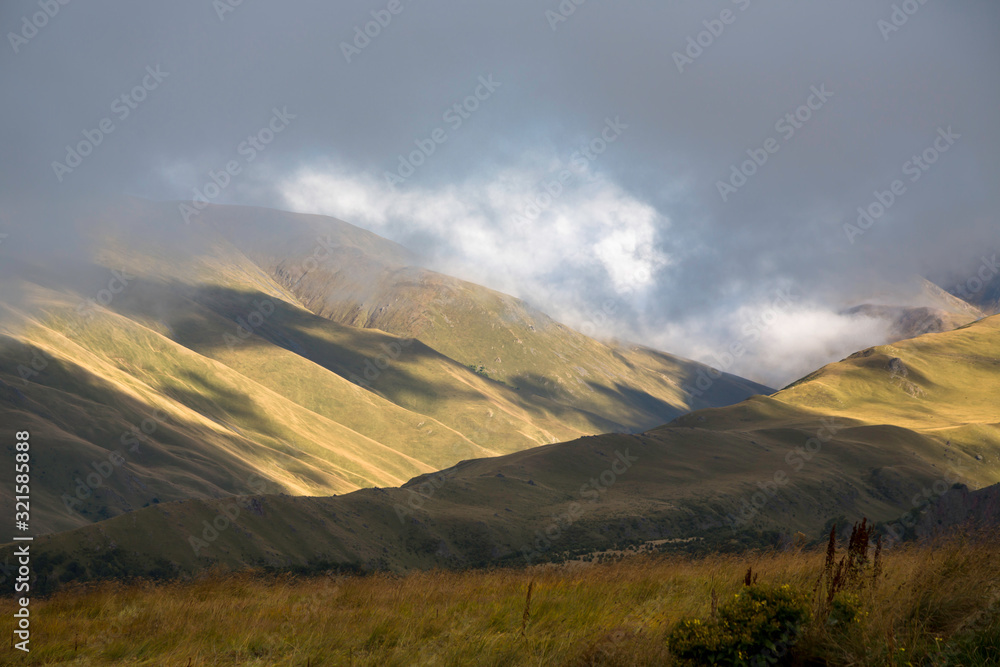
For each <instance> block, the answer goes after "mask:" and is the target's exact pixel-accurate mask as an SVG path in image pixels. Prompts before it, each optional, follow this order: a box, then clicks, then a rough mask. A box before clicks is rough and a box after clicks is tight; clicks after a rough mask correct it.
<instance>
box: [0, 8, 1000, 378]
mask: <svg viewBox="0 0 1000 667" xmlns="http://www.w3.org/2000/svg"><path fill="white" fill-rule="evenodd" d="M60 7H61V8H60V10H59V12H58V13H57V15H55V16H53V17H52V18H51V20H48V21H47V22H46V24H45V25H44V26H43V27H41V28H37V30H33V29H32V28H30V27H25V21H27V23H28V24H31V22H32V18H31V16H32V14H33V13H34V12H37V11H38V9H37V7H36V5H34V4H31V3H26V4H24V5H23V6H22V5H21V4H18V3H13V4H11V3H8V4H7V5H5V6H4V7H3V8H0V24H2V25H4V26H7V27H8V31H9V32H10V33H11V34H14V35H17V36H18V38H16V39H13V41H12V40H11V38H8V40H7V41H8V45H7V47H8V49H7V57H5V58H3V59H2V61H0V74H2V76H3V78H4V81H6V82H7V84H8V86H9V87H10V89H11V90H29V89H30V90H33V91H34V92H33V94H31V95H11V96H8V97H7V99H6V100H5V102H4V105H5V118H6V119H7V120H8V128H17V130H16V132H15V131H7V132H6V135H7V136H6V139H5V147H6V151H7V152H6V155H7V159H6V160H5V161H4V164H3V166H2V167H0V169H2V172H0V176H2V177H0V198H2V201H3V203H4V207H3V209H4V214H3V215H4V216H5V217H4V218H2V219H0V232H2V233H6V234H9V235H10V236H9V238H7V239H5V240H4V243H3V245H0V253H2V255H3V257H4V258H5V263H9V262H6V258H9V257H11V256H12V255H11V253H14V255H20V256H22V257H25V256H28V255H30V254H31V253H33V252H35V251H36V250H38V249H42V250H44V251H46V252H49V253H50V254H51V256H53V257H62V256H63V255H62V254H60V250H59V249H60V246H62V247H63V249H65V248H70V247H73V246H74V245H75V242H74V241H71V240H70V239H71V237H70V236H69V234H70V233H71V228H72V225H69V224H64V223H68V222H71V221H72V220H73V219H74V218H75V217H76V216H77V212H78V211H79V210H81V209H82V208H85V207H87V206H88V205H91V204H93V203H94V202H106V201H108V200H109V198H113V197H117V196H120V195H121V194H133V195H140V196H143V197H146V198H148V199H151V200H155V201H175V200H186V201H187V200H191V199H193V198H196V197H197V196H198V195H197V194H196V193H201V195H202V196H204V195H205V193H206V192H208V193H210V194H212V193H214V194H212V196H211V197H206V198H207V199H210V200H211V201H212V202H213V203H237V204H252V205H264V206H268V207H271V208H279V209H289V208H290V209H293V210H295V211H298V212H303V213H323V214H328V215H333V216H334V217H338V218H341V219H344V220H347V221H349V222H351V223H353V224H357V225H360V226H362V227H365V228H368V229H371V230H372V231H375V232H376V233H378V234H380V235H382V236H384V237H387V238H390V239H392V240H395V241H397V242H400V243H401V244H402V245H404V246H406V247H408V248H410V249H411V250H413V251H414V252H417V253H419V254H421V255H423V256H425V257H428V258H429V266H431V268H434V269H437V270H439V271H441V272H443V273H447V274H449V275H455V276H457V277H460V278H463V279H466V280H469V281H471V282H474V283H477V284H482V285H485V286H487V287H491V288H494V289H497V290H499V291H502V292H504V293H508V294H512V295H513V296H516V297H520V298H523V299H528V300H530V301H531V303H533V304H534V305H535V306H537V307H539V308H541V309H542V310H544V311H545V312H549V313H551V314H552V315H553V316H554V317H556V318H557V319H558V320H560V321H563V322H565V323H566V324H568V325H570V326H574V327H576V328H578V329H581V330H584V331H586V332H588V333H590V332H591V331H592V332H593V333H594V334H595V335H607V336H615V337H618V338H620V339H624V340H633V341H636V342H638V343H642V344H645V345H649V346H651V347H655V348H658V349H665V350H670V351H672V352H677V353H679V354H683V355H685V356H689V357H692V358H697V359H699V360H704V361H707V362H711V361H712V359H713V356H714V357H722V356H724V353H725V352H726V350H728V349H729V348H730V346H731V345H733V344H734V343H737V342H739V343H742V344H744V345H745V346H746V347H747V352H746V353H745V354H744V355H743V356H742V357H741V358H740V359H738V360H736V362H735V364H734V367H733V369H732V370H733V371H734V372H737V373H740V374H742V375H745V376H747V377H751V378H753V379H755V380H758V381H762V382H765V383H766V384H770V385H781V384H784V383H786V382H789V381H791V380H794V379H795V378H796V377H798V376H800V375H801V374H803V373H805V372H808V371H809V370H810V369H811V368H813V367H815V366H816V365H819V364H822V363H824V362H827V361H831V360H835V359H839V358H842V357H843V356H846V355H847V354H849V353H850V352H851V351H852V350H854V349H857V348H858V347H863V346H865V345H869V344H874V343H878V342H885V341H886V340H888V339H889V338H890V337H891V330H892V326H893V325H891V324H890V325H886V324H885V323H884V322H882V321H881V320H878V319H872V318H865V317H858V316H856V315H854V316H851V315H844V314H843V311H845V310H846V309H849V308H852V307H854V306H857V305H859V304H862V303H867V302H869V301H870V300H871V299H872V294H873V293H882V292H885V291H887V290H894V289H899V286H900V285H902V284H909V283H911V282H912V281H913V280H914V277H915V276H922V277H926V278H928V279H930V280H931V281H933V282H935V283H936V284H937V285H939V286H941V287H943V288H945V289H947V290H951V291H955V290H957V289H958V288H960V287H963V286H966V287H968V283H969V281H970V280H972V279H973V278H975V277H976V275H977V273H978V272H979V271H980V268H981V267H982V266H983V265H984V264H987V265H988V264H989V260H990V257H991V256H992V255H993V253H994V252H995V250H996V229H997V220H996V210H997V203H998V202H997V199H996V197H997V195H996V189H995V188H994V187H993V185H994V183H995V182H996V180H997V178H996V176H997V174H996V162H995V160H994V159H993V156H994V155H996V154H997V152H998V148H1000V146H998V143H1000V137H998V134H997V130H996V124H995V122H994V121H995V118H994V116H995V114H994V110H995V109H996V108H997V105H998V98H997V95H998V92H997V91H998V89H1000V86H997V85H996V83H997V76H998V74H997V71H996V68H995V67H993V66H992V64H993V63H995V62H997V60H998V58H997V56H998V55H1000V54H998V53H997V49H998V48H1000V47H998V46H997V44H996V41H995V40H994V39H993V34H994V30H993V27H994V26H996V25H997V22H998V11H1000V10H998V8H997V7H996V5H995V4H994V3H990V2H985V1H978V0H966V1H963V2H959V3H927V4H923V5H919V11H917V12H916V13H915V14H913V15H912V16H910V15H906V17H907V20H905V21H902V20H901V19H900V18H899V17H898V16H896V17H894V16H893V7H892V5H891V4H889V5H885V6H883V5H881V4H875V5H873V4H871V3H866V2H861V1H860V0H857V1H852V2H846V3H837V4H836V5H835V6H814V5H808V6H796V5H791V4H787V3H783V4H779V5H768V4H766V3H756V2H745V1H742V0H741V1H740V2H723V1H721V0H720V1H718V2H713V3H708V4H697V5H696V4H690V5H687V4H683V5H679V6H670V7H666V6H664V7H639V6H635V7H617V6H614V7H612V6H601V5H599V4H591V5H588V6H586V7H583V6H580V7H579V9H578V11H575V12H573V13H572V14H571V15H570V16H563V15H562V14H561V13H560V12H561V11H562V10H560V9H559V7H558V4H557V3H553V5H552V6H551V7H547V6H538V5H537V4H534V3H527V2H511V3H505V4H504V5H503V7H502V8H501V7H499V6H495V7H492V6H486V5H476V6H455V7H451V8H450V9H449V11H447V12H445V13H444V15H441V13H439V12H431V11H426V10H424V9H422V8H420V7H418V6H410V5H408V4H403V5H402V7H403V9H402V11H400V13H399V14H392V15H391V17H392V18H391V21H389V22H388V23H387V24H386V25H385V26H384V27H381V28H377V29H372V30H371V32H377V35H376V36H374V37H369V38H368V40H367V43H365V44H364V48H360V47H358V46H357V45H355V44H354V42H355V41H356V40H357V39H358V37H357V35H358V32H359V31H360V32H362V33H363V32H364V30H365V26H366V25H367V24H368V23H370V22H371V21H373V20H375V19H374V18H373V16H375V15H379V16H381V14H379V12H382V11H385V7H384V5H380V4H378V3H375V4H372V5H371V6H368V7H365V6H352V7H321V6H318V5H316V4H315V3H303V2H292V3H283V4H282V5H281V6H280V7H272V6H267V5H262V4H258V5H254V4H253V3H249V4H247V3H243V4H241V5H239V6H238V7H234V6H231V5H226V7H227V9H226V10H225V11H221V12H220V11H218V10H217V9H216V8H213V6H212V5H211V4H209V5H205V6H202V5H190V6H189V5H184V4H181V5H176V4H175V5H165V6H156V7H153V6H146V5H131V6H128V7H121V6H119V5H118V4H117V3H111V2H107V1H104V2H92V3H89V4H88V6H87V9H86V10H85V11H84V10H80V9H78V8H76V7H74V6H71V5H67V6H60ZM230 10H232V11H230ZM725 11H728V12H730V14H727V19H731V22H730V23H726V22H723V21H722V20H721V19H720V16H721V15H722V13H723V12H725ZM372 12H375V15H373V14H372ZM551 12H555V15H557V16H559V17H560V18H559V19H558V20H553V19H552V16H551V15H550V14H551ZM383 19H384V17H383ZM562 19H565V21H563V20H562ZM893 21H895V23H900V25H895V23H893ZM383 22H385V20H383ZM886 22H888V24H889V25H892V26H893V28H892V29H887V28H886V27H885V26H886ZM36 27H37V26H36ZM22 33H24V34H22ZM715 33H718V34H715ZM258 34H266V35H268V36H269V38H268V39H266V40H260V39H257V38H256V37H254V38H250V37H249V36H250V35H258ZM25 35H28V36H25ZM699 40H700V42H701V44H699ZM360 41H362V42H365V40H360ZM289 42H291V43H294V44H295V45H296V46H295V48H287V47H286V46H285V45H286V44H287V43H289ZM692 43H694V44H695V45H696V46H694V47H692V46H691V44H692ZM345 44H346V45H350V46H351V48H347V49H346V51H347V52H350V53H351V55H350V57H347V56H345V46H344V45H345ZM514 44H516V45H517V47H516V49H515V48H514V47H513V45H514ZM352 48H353V49H357V50H358V51H359V52H358V53H354V52H353V51H352ZM751 52H752V53H754V54H755V57H754V58H752V59H751V58H745V57H743V55H744V54H746V53H751ZM687 60H690V61H691V62H687ZM410 61H418V62H420V63H421V66H420V67H418V68H410V67H402V66H401V65H402V64H403V63H406V62H410ZM83 63H87V65H86V66H84V65H83ZM679 63H680V64H679ZM97 65H99V69H100V76H99V77H97V76H94V75H93V74H92V72H93V71H94V67H95V66H97ZM147 68H150V69H152V70H153V71H154V72H158V74H157V77H155V80H154V78H151V75H150V74H149V70H148V69H147ZM289 72H294V73H295V76H294V77H291V76H288V73H289ZM959 73H961V75H959ZM483 80H485V81H489V82H491V83H490V85H489V86H488V87H484V84H483V83H482V81H483ZM39 81H45V82H47V85H46V86H43V87H40V88H39V87H36V86H35V85H34V84H35V82H39ZM154 86H155V87H154ZM814 88H815V89H817V90H824V91H827V93H825V94H824V100H823V101H822V103H820V102H819V101H818V98H815V97H811V96H812V95H813V93H812V92H811V91H812V90H813V89H814ZM359 91H363V93H361V92H359ZM195 100H197V102H195ZM810 100H811V106H810ZM456 107H457V110H456ZM813 107H816V108H813ZM125 111H127V112H128V113H127V114H125ZM276 113H277V114H279V116H280V118H279V119H278V120H275V119H276V115H275V114H276ZM789 118H791V120H789ZM106 119H107V120H108V121H109V123H110V125H109V124H107V123H105V124H104V126H103V127H104V129H101V128H102V121H104V120H106ZM609 122H610V123H611V124H612V125H613V126H614V128H615V129H614V130H613V131H612V130H609ZM272 125H273V127H272ZM949 128H950V130H949ZM438 130H440V132H437V131H438ZM940 131H944V132H950V133H951V136H957V138H956V139H955V140H954V142H953V145H950V146H949V147H948V150H947V151H945V152H940V153H939V155H935V154H934V150H935V149H934V146H935V141H936V140H937V139H938V138H939V136H940V134H939V132H940ZM88 137H90V139H88ZM435 137H436V138H435ZM98 138H99V143H97V144H96V145H92V146H88V144H94V143H95V142H97V141H98ZM91 139H93V141H91ZM611 139H613V141H612V140H611ZM428 141H430V144H428V143H427V142H428ZM429 146H430V147H432V148H433V150H432V148H430V147H429ZM765 146H767V147H768V148H770V149H771V150H772V151H774V152H771V151H769V150H767V149H766V148H765ZM421 147H423V148H421ZM775 149H776V150H775ZM415 151H416V152H417V153H415ZM761 151H764V153H766V157H767V159H766V162H763V163H762V164H758V163H759V162H761V161H762V159H763V158H761V155H762V153H761ZM928 151H930V152H928ZM73 152H76V153H77V154H79V155H80V160H79V164H78V165H77V166H75V167H73V168H72V171H71V172H70V173H62V172H60V173H59V174H58V175H57V174H56V173H55V171H54V167H53V164H54V163H60V164H64V165H66V164H68V163H69V162H68V161H69V160H72V161H73V162H74V164H75V163H76V159H75V158H72V157H71V155H70V154H71V153H73ZM84 152H86V153H88V154H87V155H85V156H84V155H82V154H83V153H84ZM754 156H756V157H757V159H756V161H754ZM931 159H933V162H931ZM747 160H751V164H749V165H748V164H747ZM401 161H402V162H405V163H407V164H409V165H410V166H411V167H412V168H413V173H412V175H409V176H407V177H406V178H405V179H404V181H403V182H402V183H393V184H392V185H391V186H390V184H389V183H387V180H390V179H387V178H386V174H387V173H390V174H397V176H398V174H399V173H400V165H401ZM416 162H421V164H420V165H416V164H415V163H416ZM908 165H909V168H907V166H908ZM917 165H923V166H917ZM229 166H233V169H232V171H233V172H235V173H232V174H229V172H228V171H227V167H229ZM403 171H404V172H405V173H408V170H406V169H404V170H403ZM751 171H752V172H753V173H752V174H748V172H751ZM737 174H738V175H737ZM213 175H215V179H213ZM223 175H226V176H225V177H224V176H223ZM917 176H919V178H916V177H917ZM60 177H61V178H60ZM227 178H228V182H227V183H226V184H225V185H224V186H219V185H218V184H217V183H216V180H218V181H220V182H221V181H224V180H226V179H227ZM914 179H915V180H914ZM743 180H745V183H742V181H743ZM896 181H899V182H900V183H901V184H902V187H903V188H904V189H903V190H901V189H900V188H896V191H897V192H901V193H902V194H892V193H893V183H894V182H896ZM733 182H735V183H742V184H741V185H739V187H736V192H730V193H727V197H726V200H725V201H723V199H722V197H721V196H720V194H719V192H720V188H719V183H726V184H730V187H735V186H733V185H732V183H733ZM554 184H556V185H554ZM215 188H217V192H216V189H215ZM553 193H556V194H553ZM885 193H888V194H885ZM890 196H891V197H892V204H891V205H889V206H888V207H887V208H886V210H885V212H884V214H882V215H879V216H878V218H877V219H874V218H873V222H872V224H871V225H870V228H868V229H866V230H864V233H863V234H862V235H860V236H854V237H852V238H853V241H854V242H853V243H852V242H851V240H852V239H851V238H849V235H848V234H846V233H845V225H857V224H859V219H863V218H862V215H863V213H859V208H860V209H862V211H867V210H869V209H871V210H872V211H875V212H878V208H877V206H875V207H874V208H873V205H880V206H882V204H879V202H880V201H883V202H889V197H890ZM546 197H548V198H550V199H551V202H548V200H547V199H546ZM41 201H46V202H48V203H49V204H48V205H49V206H52V207H53V208H51V209H49V210H48V211H46V210H45V209H42V210H39V208H38V202H41ZM547 202H548V203H547ZM536 209H537V211H538V213H537V214H534V211H535V210H536ZM869 215H870V214H869ZM46 221H48V223H49V224H51V225H56V226H48V225H47V224H46ZM988 283H989V284H988V285H986V286H984V287H982V288H981V289H979V290H975V293H976V294H980V293H981V294H983V295H984V298H986V295H987V294H993V297H991V299H992V300H991V301H989V302H990V303H992V304H995V303H996V295H995V291H996V289H997V288H996V281H995V280H992V278H991V279H990V281H988ZM791 287H794V288H795V293H796V294H797V295H798V301H797V302H796V305H795V307H794V308H789V309H788V310H786V311H783V312H782V313H781V314H780V324H779V325H778V326H774V327H769V328H767V329H766V330H763V329H761V335H760V338H759V339H758V340H756V341H752V342H751V341H748V340H745V337H744V335H743V333H742V332H743V330H744V329H745V328H746V327H748V326H750V327H757V328H760V327H759V323H760V321H761V319H762V317H763V316H764V315H766V314H767V313H768V310H769V309H770V307H771V304H772V302H773V301H774V298H775V294H777V293H778V292H779V291H780V290H788V289H789V288H791ZM904 291H905V290H904ZM955 293H957V291H956V292H955ZM901 300H902V297H901V296H894V297H893V298H890V299H888V301H889V302H891V303H890V305H909V304H905V303H902V301H901ZM977 305H982V304H977ZM806 332H808V333H809V334H811V335H805V334H806ZM793 345H794V347H792V346H793ZM792 360H795V361H792Z"/></svg>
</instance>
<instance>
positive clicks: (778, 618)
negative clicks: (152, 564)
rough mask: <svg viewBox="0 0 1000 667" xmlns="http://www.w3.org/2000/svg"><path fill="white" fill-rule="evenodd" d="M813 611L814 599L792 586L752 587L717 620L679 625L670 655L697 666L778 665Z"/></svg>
mask: <svg viewBox="0 0 1000 667" xmlns="http://www.w3.org/2000/svg"><path fill="white" fill-rule="evenodd" d="M809 608H810V605H809V597H808V596H807V595H805V594H804V593H801V592H800V591H796V590H794V589H793V588H791V587H790V586H787V585H786V586H781V587H774V586H765V585H753V586H749V587H747V588H745V589H744V590H743V591H742V592H740V593H738V594H736V595H735V596H734V597H733V598H732V599H730V600H729V601H728V602H725V603H724V604H722V605H720V606H719V613H718V617H717V618H714V619H709V620H699V619H682V620H681V621H679V622H678V623H677V624H676V625H675V626H674V627H673V628H672V629H671V631H670V636H669V639H668V641H669V645H670V650H671V651H672V652H673V654H674V655H675V656H676V657H677V658H679V659H680V660H682V661H686V662H688V663H689V664H695V665H716V664H718V665H754V666H756V665H770V664H776V663H778V662H779V661H780V660H782V659H783V658H784V657H785V656H786V655H787V654H788V651H789V649H790V648H791V646H792V645H793V644H794V643H795V641H796V640H797V639H798V636H799V633H800V632H801V630H802V627H803V626H804V625H805V624H806V623H808V621H809Z"/></svg>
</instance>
